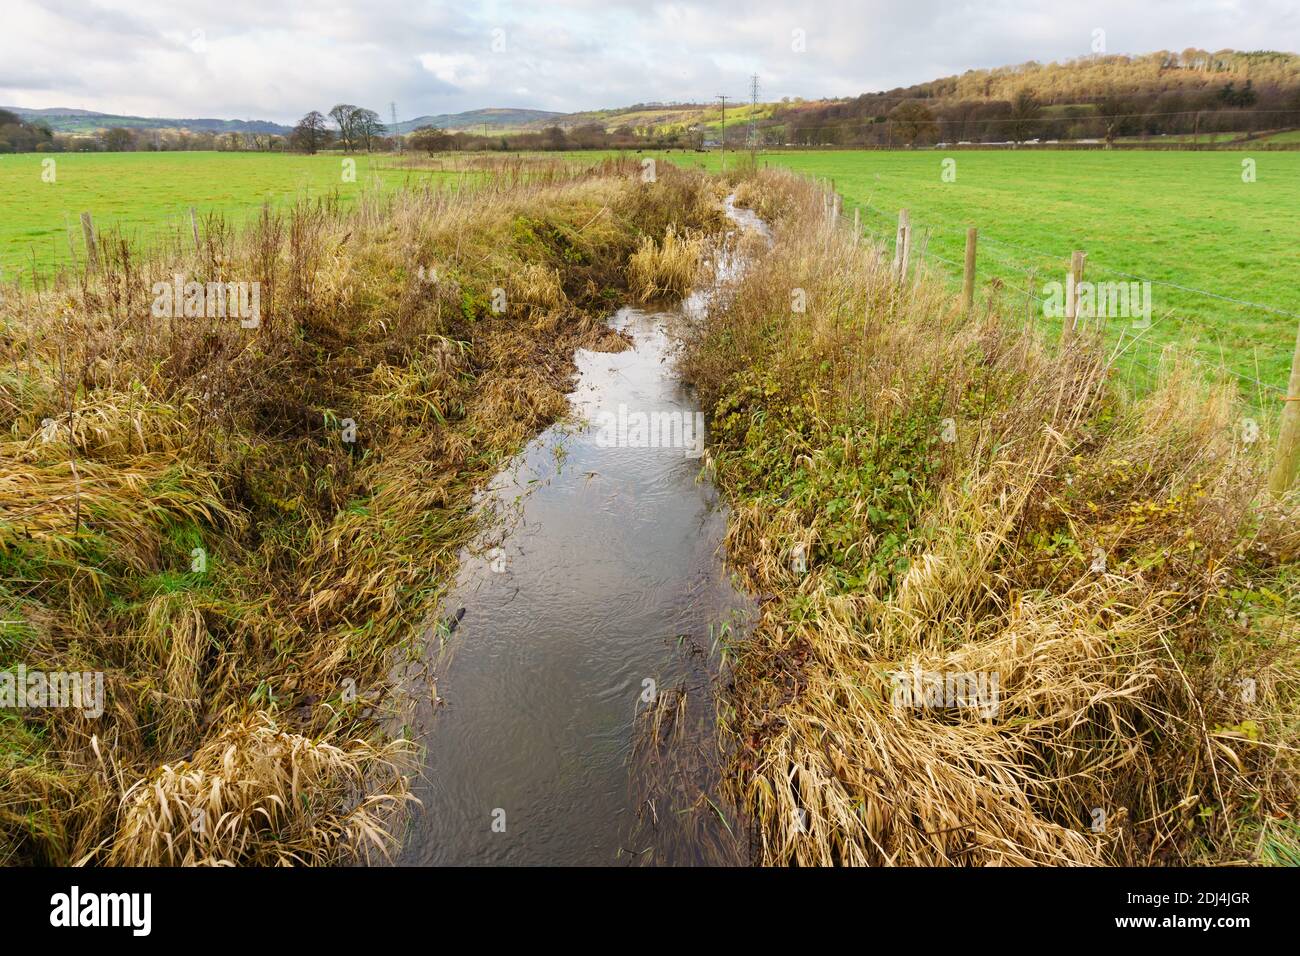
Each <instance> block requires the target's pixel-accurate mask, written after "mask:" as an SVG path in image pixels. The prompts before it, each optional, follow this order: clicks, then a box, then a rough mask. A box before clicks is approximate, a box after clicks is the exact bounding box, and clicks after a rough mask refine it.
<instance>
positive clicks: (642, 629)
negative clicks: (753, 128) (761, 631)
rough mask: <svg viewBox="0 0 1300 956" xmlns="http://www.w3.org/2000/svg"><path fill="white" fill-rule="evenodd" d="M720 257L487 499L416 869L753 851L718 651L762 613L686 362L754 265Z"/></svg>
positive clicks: (450, 607) (623, 315) (646, 324)
mask: <svg viewBox="0 0 1300 956" xmlns="http://www.w3.org/2000/svg"><path fill="white" fill-rule="evenodd" d="M727 212H728V215H729V216H730V217H731V218H732V220H733V221H734V222H735V223H736V224H737V225H739V226H741V227H743V228H749V229H758V230H760V231H763V232H765V227H764V226H763V223H762V222H761V221H760V220H758V219H757V217H755V216H753V214H752V213H749V212H748V211H746V210H741V209H736V208H734V207H733V206H732V204H731V202H730V201H728V203H727ZM728 248H732V247H731V246H729V247H728ZM716 258H717V264H716V275H715V283H714V287H706V288H702V289H701V290H700V291H698V292H696V293H694V294H693V295H692V296H691V297H689V298H688V299H687V300H686V301H685V302H684V303H683V304H682V305H681V307H680V308H676V309H672V310H669V311H654V310H643V309H637V308H624V309H622V310H620V311H619V312H618V313H617V314H615V315H614V316H613V317H612V319H611V320H610V324H611V325H612V326H613V327H614V328H616V329H619V330H621V331H623V332H625V333H627V334H628V335H630V337H631V340H632V343H633V346H632V347H631V348H629V349H627V350H626V351H623V352H617V353H600V352H588V351H580V352H579V353H578V354H577V356H576V359H575V361H576V364H577V367H578V379H577V385H576V388H575V391H574V392H573V393H572V395H571V396H570V398H571V401H572V404H573V406H574V410H575V413H576V414H575V416H574V418H575V420H578V424H576V425H575V424H574V423H573V422H570V423H567V424H564V425H558V426H555V427H552V428H550V429H548V430H547V431H545V432H543V433H542V434H541V435H539V436H538V437H537V438H536V439H534V440H533V441H532V442H531V443H530V444H529V445H528V447H527V448H526V449H525V450H524V451H523V452H522V453H521V454H520V455H519V456H517V457H516V458H515V459H514V460H513V461H512V463H511V464H510V466H509V467H507V468H506V469H504V470H503V471H502V472H501V473H500V474H499V475H498V476H497V478H496V479H495V480H494V481H493V483H492V484H491V486H490V488H489V489H488V491H487V493H486V496H485V499H486V500H485V503H484V506H485V507H492V508H494V509H495V510H497V511H498V512H499V513H500V519H501V520H500V521H498V522H496V523H495V524H494V529H493V531H492V532H491V533H490V536H489V537H488V538H487V539H485V540H484V541H481V542H478V543H477V544H476V545H475V547H472V548H470V549H467V550H466V552H465V553H464V554H462V556H461V565H460V571H459V573H458V576H457V580H456V582H455V584H454V586H453V587H452V589H451V591H450V593H449V594H448V596H447V597H446V599H445V601H444V608H443V610H444V614H445V615H446V616H445V617H444V618H443V619H442V622H443V623H441V624H440V625H439V626H437V627H435V628H431V629H430V633H429V635H428V637H427V639H426V645H427V650H426V654H425V657H424V659H423V660H422V661H420V662H418V663H419V665H420V668H421V669H422V672H423V673H424V674H425V675H426V679H427V686H426V687H425V692H424V693H422V694H419V695H413V697H416V699H417V700H418V703H417V704H416V705H415V706H414V711H413V713H412V714H410V715H409V716H408V718H407V726H408V732H409V733H410V734H411V735H412V736H413V737H414V739H415V740H416V741H417V742H419V743H420V744H422V745H423V748H424V751H425V755H426V756H425V763H424V767H423V772H422V774H421V775H420V777H419V779H418V780H417V781H416V782H415V793H416V795H417V796H418V797H419V798H420V800H421V801H422V804H423V807H422V809H418V810H416V812H415V814H414V817H413V819H412V821H411V824H410V827H409V830H408V833H407V839H406V842H405V849H404V851H403V854H402V856H401V858H400V862H401V863H403V864H407V865H430V864H454V865H471V864H473V865H477V864H515V865H518V864H552V865H587V864H618V863H627V864H635V863H651V864H699V863H707V864H725V863H742V862H744V861H745V860H746V858H747V854H746V852H745V848H744V845H743V843H744V827H743V826H741V825H739V824H738V823H737V822H736V821H735V820H734V819H730V818H729V814H727V813H726V811H725V810H724V809H723V808H722V801H721V800H720V799H719V798H717V797H716V796H715V795H714V793H713V788H714V787H715V785H716V782H717V780H716V776H717V764H718V759H717V755H716V742H715V738H716V734H715V733H714V730H713V728H714V713H713V705H714V701H715V696H714V694H715V682H716V680H717V677H718V673H719V663H718V662H719V656H720V649H721V647H722V646H723V645H724V644H725V643H726V641H727V640H728V639H729V638H733V637H734V636H735V635H736V634H737V633H738V632H742V631H743V629H744V627H745V622H746V620H747V618H748V616H749V615H750V614H751V613H752V606H751V604H750V601H749V599H748V598H747V597H746V596H745V595H743V594H742V593H740V592H739V591H737V590H736V589H735V588H734V587H733V586H732V584H731V582H730V579H729V577H728V574H727V572H726V569H725V566H724V556H723V554H722V550H721V544H722V539H723V533H724V531H725V526H726V515H725V512H724V510H723V509H722V507H721V505H720V503H719V501H718V497H717V494H716V492H715V490H714V489H713V487H712V486H711V485H710V483H709V482H708V480H707V478H705V477H704V476H703V475H702V473H701V466H702V464H703V459H702V458H701V457H699V454H698V452H699V450H700V448H701V443H702V441H703V434H702V416H699V415H698V414H697V413H698V412H699V409H698V408H697V407H696V405H695V403H694V401H693V399H692V397H691V395H690V394H689V392H688V391H687V390H686V389H684V388H683V387H682V386H681V384H680V383H679V381H678V380H677V377H676V375H675V374H674V371H673V363H672V358H673V352H674V341H675V339H674V337H673V334H672V329H673V327H674V325H675V323H678V322H682V321H689V317H690V316H691V315H692V314H694V312H695V310H698V309H699V308H700V307H701V306H702V305H703V304H704V303H705V302H706V301H707V298H708V296H710V295H712V294H714V288H716V286H717V285H718V283H725V282H727V281H728V280H729V279H731V278H733V277H734V276H735V275H736V274H737V273H738V271H739V269H740V268H741V266H742V262H741V260H740V259H739V258H738V257H737V255H735V254H734V253H730V254H720V255H719V256H717V257H716ZM642 425H646V426H647V427H646V428H644V429H643V428H642V427H641V426H642ZM650 432H653V435H654V438H657V439H660V440H659V441H658V442H655V441H654V440H653V439H651V436H650V434H649V433H650ZM655 444H657V445H658V447H653V446H654V445H655ZM665 445H666V447H665ZM647 446H650V447H647ZM462 609H463V612H462ZM449 622H454V623H452V624H451V626H450V627H449V626H448V623H449ZM428 675H432V678H431V679H430V678H429V677H428ZM656 715H658V718H659V719H658V720H657V721H656V719H655V718H656ZM647 741H648V742H647Z"/></svg>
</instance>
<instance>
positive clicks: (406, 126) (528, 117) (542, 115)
mask: <svg viewBox="0 0 1300 956" xmlns="http://www.w3.org/2000/svg"><path fill="white" fill-rule="evenodd" d="M566 116H567V114H565V113H551V112H548V111H547V110H517V109H503V108H499V107H493V108H489V109H482V110H469V111H468V112H465V113H439V114H438V115H436V116H417V117H416V118H415V119H411V120H406V121H405V122H402V123H398V124H397V131H398V132H399V133H409V132H411V130H414V129H419V128H420V127H421V126H437V127H438V128H440V129H445V130H465V131H467V132H473V131H474V130H475V129H477V130H480V131H481V130H482V128H483V126H484V124H487V128H488V131H489V132H500V131H501V130H503V129H512V128H517V127H523V126H539V125H540V126H545V125H546V124H547V123H548V122H555V121H559V120H563V119H564V118H565V117H566Z"/></svg>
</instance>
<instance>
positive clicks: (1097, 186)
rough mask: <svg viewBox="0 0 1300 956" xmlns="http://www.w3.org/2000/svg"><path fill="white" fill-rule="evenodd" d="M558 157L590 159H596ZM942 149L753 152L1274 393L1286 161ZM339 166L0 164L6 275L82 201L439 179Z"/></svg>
mask: <svg viewBox="0 0 1300 956" xmlns="http://www.w3.org/2000/svg"><path fill="white" fill-rule="evenodd" d="M571 155H573V156H574V157H575V158H577V159H579V160H581V161H591V160H593V159H595V158H597V157H598V156H599V155H602V154H596V153H578V154H571ZM951 156H952V158H953V159H955V160H956V163H957V165H956V173H957V176H956V181H955V182H944V181H943V180H942V179H941V176H940V173H941V170H942V166H941V163H942V160H943V159H944V158H945V153H944V152H942V151H938V150H926V151H917V152H908V151H897V152H879V151H870V152H861V151H835V152H821V151H818V152H773V153H767V154H763V155H762V157H761V161H762V162H766V163H779V164H782V165H785V166H788V167H790V168H793V169H796V170H799V171H801V172H805V173H808V174H809V175H813V176H819V177H823V178H826V179H828V180H831V181H833V183H834V185H835V188H836V189H837V190H838V191H839V192H840V193H841V194H842V195H843V196H844V197H845V212H846V214H847V215H848V216H850V217H851V216H852V215H853V210H854V208H858V209H860V210H861V216H862V226H863V230H864V232H870V233H873V234H875V235H877V236H879V237H881V238H882V239H884V240H886V241H888V242H891V243H892V241H893V234H894V226H895V222H896V219H897V213H898V209H899V207H901V206H906V207H908V208H909V209H910V210H911V215H912V222H913V227H914V236H915V240H914V248H917V249H918V250H919V248H920V246H921V245H922V244H923V243H924V245H925V248H926V249H927V262H928V263H929V264H930V266H931V267H932V268H933V269H935V270H936V271H939V272H940V273H941V274H945V275H947V276H948V277H949V278H950V279H951V280H952V281H954V282H955V281H956V279H957V276H958V274H959V272H960V267H959V266H957V265H956V263H958V262H960V261H961V259H962V250H963V246H964V242H965V238H964V237H965V230H966V227H967V226H970V225H973V226H977V227H978V228H979V230H980V237H981V238H980V259H979V269H980V277H981V282H982V283H983V282H984V281H986V280H988V279H990V278H992V277H998V278H1000V279H1001V280H1002V281H1003V283H1004V284H1005V287H1006V289H1007V290H1009V291H1010V290H1014V291H1015V293H1016V294H1018V295H1019V296H1020V299H1019V301H1020V303H1021V304H1022V305H1024V306H1025V307H1026V315H1027V316H1028V315H1030V314H1031V309H1030V307H1031V305H1032V307H1033V309H1034V310H1036V311H1035V312H1034V313H1033V314H1035V315H1037V316H1038V321H1043V322H1046V321H1047V320H1046V319H1045V318H1044V317H1043V316H1042V310H1041V305H1040V304H1038V303H1037V302H1036V301H1035V300H1031V299H1029V298H1028V297H1027V296H1026V295H1024V293H1023V290H1025V289H1026V288H1027V287H1028V285H1029V282H1030V277H1031V274H1032V277H1033V282H1034V286H1035V291H1036V292H1037V293H1038V294H1040V295H1041V294H1042V292H1043V284H1044V283H1046V282H1049V281H1052V280H1062V279H1063V277H1064V271H1065V265H1066V262H1067V260H1068V257H1069V254H1070V251H1071V250H1072V249H1083V250H1085V251H1086V252H1087V253H1088V267H1087V275H1086V278H1088V279H1091V280H1096V281H1107V280H1115V281H1120V280H1123V279H1126V278H1127V277H1128V276H1125V275H1123V273H1127V274H1128V275H1129V276H1139V277H1142V278H1145V279H1150V280H1152V282H1153V283H1155V284H1153V286H1152V290H1151V292H1152V301H1153V306H1154V316H1153V317H1154V320H1155V324H1154V326H1153V327H1152V328H1151V329H1150V330H1149V331H1147V332H1145V333H1143V334H1142V335H1141V336H1140V338H1139V339H1138V341H1137V343H1136V345H1135V346H1134V347H1133V348H1132V349H1131V351H1130V353H1128V354H1129V356H1130V357H1131V360H1132V362H1135V363H1145V364H1150V363H1152V362H1154V360H1155V355H1154V353H1155V351H1156V350H1158V349H1159V348H1160V347H1161V346H1163V345H1164V344H1167V343H1170V342H1180V343H1184V344H1187V343H1191V344H1194V345H1195V347H1196V348H1197V350H1198V351H1199V352H1200V353H1201V354H1202V356H1203V357H1204V358H1205V359H1207V360H1208V361H1209V362H1211V363H1212V364H1219V363H1222V364H1224V365H1225V366H1226V367H1228V368H1230V369H1231V370H1232V371H1233V372H1235V373H1237V374H1239V375H1241V376H1244V377H1246V378H1248V379H1256V378H1258V379H1259V380H1260V381H1263V382H1265V383H1266V384H1267V385H1269V386H1271V387H1273V388H1278V389H1280V388H1283V387H1285V385H1286V376H1287V373H1288V371H1289V369H1290V361H1291V353H1292V349H1293V346H1294V343H1295V336H1296V323H1297V319H1296V318H1295V317H1294V315H1292V314H1300V290H1297V289H1296V287H1295V286H1294V285H1293V284H1292V282H1291V279H1290V277H1291V275H1292V272H1291V270H1292V269H1293V268H1294V266H1295V264H1296V262H1297V246H1298V245H1300V243H1298V242H1297V240H1298V239H1300V226H1297V214H1298V213H1300V189H1298V188H1297V187H1300V154H1298V153H1291V152H1268V151H1261V152H1260V153H1259V154H1258V155H1257V156H1251V155H1250V153H1249V151H1248V150H1246V151H1239V152H1223V153H1216V152H1186V153H1183V152H1134V151H1124V152H1105V151H1088V152H1083V151H1060V152H1054V151H1047V150H1035V151H1029V150H1026V151H1022V152H1008V151H1005V150H997V151H994V150H988V151H974V150H963V151H959V152H954V153H952V154H951ZM45 158H54V159H55V161H56V164H57V165H56V174H57V178H56V181H55V182H53V183H47V182H44V181H43V180H42V176H41V173H42V169H43V167H42V160H43V159H45ZM667 158H668V159H670V160H672V161H674V162H679V163H684V164H688V165H690V164H699V165H703V166H705V167H706V168H710V169H717V168H718V166H719V164H720V162H721V156H720V155H719V154H717V153H708V154H697V153H689V152H688V153H681V152H677V153H672V154H671V155H670V156H668V157H667ZM737 158H738V157H737V155H736V154H729V156H728V159H729V161H731V162H735V161H736V159H737ZM1247 158H1250V159H1253V160H1254V161H1255V163H1256V181H1255V182H1252V183H1246V182H1243V181H1242V161H1243V160H1244V159H1247ZM341 159H342V157H341V156H339V155H337V154H328V155H318V156H298V155H280V154H256V153H197V152H195V153H112V154H110V153H99V154H70V155H55V156H53V157H47V156H44V155H40V154H26V155H10V156H0V197H3V199H2V200H0V202H2V203H3V205H2V206H0V210H2V215H0V269H3V279H4V280H5V281H13V280H14V279H19V280H23V279H24V278H25V277H27V276H29V275H30V273H31V271H32V269H33V265H35V268H36V269H38V270H40V271H42V272H48V271H50V270H51V269H52V268H54V267H55V266H56V265H57V264H59V263H64V262H66V261H68V259H69V257H70V255H71V252H70V249H72V248H75V249H76V250H77V254H78V255H81V254H82V250H81V240H80V228H79V225H78V221H77V220H78V216H79V214H80V213H81V212H82V211H83V210H89V211H91V212H92V213H93V214H94V217H95V223H96V226H97V228H98V229H99V230H100V232H101V234H103V233H104V232H105V230H109V229H112V228H114V227H119V228H121V229H122V230H123V231H124V232H125V233H126V234H127V235H128V236H129V237H130V238H132V239H133V240H134V241H136V242H138V243H140V244H142V245H147V244H148V243H149V242H150V241H152V240H154V239H157V238H158V237H159V236H160V235H165V234H167V233H169V232H174V231H176V230H183V231H188V228H189V224H188V218H187V215H188V214H187V210H188V209H189V207H190V206H194V207H195V208H196V209H197V210H198V211H199V213H200V214H204V213H207V212H210V211H220V212H222V213H224V214H226V215H228V216H231V217H234V218H236V219H238V218H240V217H242V216H246V215H250V214H252V213H254V212H255V211H256V210H257V208H258V207H259V206H260V205H261V204H262V202H263V201H264V200H266V199H270V200H272V201H274V202H283V201H286V200H289V199H292V198H294V197H297V196H303V195H322V194H325V193H328V192H330V191H337V192H338V193H339V195H340V196H341V197H342V198H343V199H344V201H348V200H349V199H350V198H351V197H353V196H355V195H356V193H357V191H358V190H360V189H362V188H364V186H365V184H366V183H367V182H369V181H372V178H373V177H374V176H377V177H378V178H379V180H380V181H381V182H382V183H383V186H384V188H395V187H397V186H399V185H401V184H402V183H404V182H411V181H415V182H420V181H424V180H426V179H427V177H429V176H439V175H448V174H441V173H438V172H429V171H418V172H411V171H408V170H399V169H395V168H390V167H388V166H387V164H388V163H389V162H390V160H389V159H388V158H387V157H374V158H371V157H367V156H358V157H356V160H357V168H356V182H345V181H343V178H342V175H341V170H342V165H341V162H340V161H341ZM452 175H454V174H452ZM927 232H928V237H927V238H925V239H924V240H923V239H922V237H923V235H925V234H926V233H927ZM70 234H71V237H72V241H71V243H70V241H69V236H70ZM944 260H948V261H946V262H945V261H944ZM1175 286H1184V287H1188V288H1195V289H1199V290H1204V291H1206V292H1210V293H1213V294H1214V295H1216V296H1223V297H1226V298H1228V299H1239V300H1245V301H1248V302H1251V303H1258V304H1260V305H1265V306H1269V307H1271V308H1272V309H1275V310H1277V311H1275V312H1269V311H1266V310H1264V309H1259V308H1253V307H1248V306H1243V305H1239V304H1237V303H1234V302H1229V301H1225V299H1219V298H1214V297H1211V296H1206V295H1201V294H1198V293H1193V292H1188V291H1184V290H1183V289H1179V288H1175ZM1280 313H1292V314H1280ZM1126 335H1128V336H1129V337H1131V335H1132V333H1131V332H1126ZM1249 388H1254V386H1250V387H1249ZM1249 388H1248V390H1249ZM1262 394H1263V395H1266V394H1267V393H1262ZM1257 397H1259V396H1257Z"/></svg>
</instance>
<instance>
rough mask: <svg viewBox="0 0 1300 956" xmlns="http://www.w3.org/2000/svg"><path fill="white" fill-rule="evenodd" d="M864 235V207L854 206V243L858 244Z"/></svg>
mask: <svg viewBox="0 0 1300 956" xmlns="http://www.w3.org/2000/svg"><path fill="white" fill-rule="evenodd" d="M861 237H862V208H861V207H860V206H854V207H853V244H854V245H855V246H856V245H857V244H858V240H859V239H860V238H861Z"/></svg>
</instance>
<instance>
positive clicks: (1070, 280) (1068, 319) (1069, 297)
mask: <svg viewBox="0 0 1300 956" xmlns="http://www.w3.org/2000/svg"><path fill="white" fill-rule="evenodd" d="M1085 258H1086V256H1084V254H1083V253H1082V252H1080V251H1079V250H1077V249H1076V250H1075V252H1074V254H1073V255H1072V256H1070V271H1069V272H1067V273H1066V275H1065V324H1064V325H1063V326H1062V327H1061V344H1062V345H1064V344H1065V343H1067V342H1069V341H1070V339H1072V338H1073V337H1074V321H1075V313H1076V311H1077V310H1078V306H1079V283H1080V282H1081V281H1083V261H1084V259H1085Z"/></svg>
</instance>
